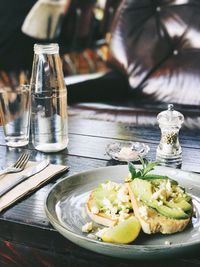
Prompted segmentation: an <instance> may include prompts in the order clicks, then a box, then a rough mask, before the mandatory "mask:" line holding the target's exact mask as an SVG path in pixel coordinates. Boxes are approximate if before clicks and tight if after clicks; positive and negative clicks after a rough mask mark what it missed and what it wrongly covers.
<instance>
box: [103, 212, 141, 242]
mask: <svg viewBox="0 0 200 267" xmlns="http://www.w3.org/2000/svg"><path fill="white" fill-rule="evenodd" d="M140 229H141V226H140V223H139V221H138V219H137V218H136V217H134V216H131V217H130V218H128V219H127V220H125V221H123V222H120V223H119V224H118V225H116V226H114V227H112V228H108V230H107V231H105V232H104V233H103V235H102V237H101V238H102V240H103V241H105V242H111V243H122V244H128V243H131V242H132V241H134V240H135V239H136V238H137V236H138V235H139V232H140Z"/></svg>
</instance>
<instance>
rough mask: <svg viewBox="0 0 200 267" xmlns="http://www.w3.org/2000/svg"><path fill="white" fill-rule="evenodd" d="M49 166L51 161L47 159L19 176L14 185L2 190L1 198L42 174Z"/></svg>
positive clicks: (0, 191)
mask: <svg viewBox="0 0 200 267" xmlns="http://www.w3.org/2000/svg"><path fill="white" fill-rule="evenodd" d="M48 165H49V160H47V159H45V160H43V161H42V162H40V163H39V164H37V165H36V166H34V167H33V168H31V169H30V171H28V172H27V173H26V174H24V175H21V176H19V178H18V179H17V180H16V181H14V182H13V183H11V184H9V185H8V186H6V187H4V188H3V189H2V190H0V197H2V196H3V195H5V194H6V193H8V192H9V191H10V190H11V189H13V188H14V187H15V186H17V185H18V184H21V183H22V182H24V181H25V180H27V179H28V178H29V177H31V176H33V175H35V174H37V173H39V172H41V171H42V170H44V169H45V168H46V167H47V166H48Z"/></svg>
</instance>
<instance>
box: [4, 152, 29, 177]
mask: <svg viewBox="0 0 200 267" xmlns="http://www.w3.org/2000/svg"><path fill="white" fill-rule="evenodd" d="M29 157H30V155H29V154H26V153H23V154H22V155H21V156H20V157H19V158H18V160H17V161H16V162H15V163H14V164H13V165H12V166H10V167H7V168H6V169H4V170H2V171H0V176H1V175H4V174H7V173H15V172H21V171H23V170H24V168H25V166H26V164H27V162H28V160H29Z"/></svg>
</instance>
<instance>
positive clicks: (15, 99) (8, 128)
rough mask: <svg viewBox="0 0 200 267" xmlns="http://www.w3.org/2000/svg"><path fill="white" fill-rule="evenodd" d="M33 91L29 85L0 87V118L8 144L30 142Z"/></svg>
mask: <svg viewBox="0 0 200 267" xmlns="http://www.w3.org/2000/svg"><path fill="white" fill-rule="evenodd" d="M30 103H31V91H30V86H29V85H20V86H18V87H17V88H14V89H13V88H10V87H3V88H0V118H1V123H2V125H3V129H4V135H5V141H6V144H7V145H8V146H11V147H21V146H25V145H27V144H28V142H29V132H30Z"/></svg>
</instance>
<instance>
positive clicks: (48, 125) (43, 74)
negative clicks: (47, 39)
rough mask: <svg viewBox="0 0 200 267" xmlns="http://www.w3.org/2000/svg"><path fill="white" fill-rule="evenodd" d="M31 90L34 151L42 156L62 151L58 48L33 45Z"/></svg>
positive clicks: (63, 98)
mask: <svg viewBox="0 0 200 267" xmlns="http://www.w3.org/2000/svg"><path fill="white" fill-rule="evenodd" d="M31 90H32V118H31V121H32V123H31V126H32V142H33V145H34V147H35V148H36V149H37V150H39V151H42V152H57V151H60V150H63V149H65V148H66V147H67V144H68V117H67V89H66V86H65V82H64V78H63V73H62V67H61V61H60V57H59V47H58V44H48V45H38V44H35V46H34V60H33V69H32V78H31Z"/></svg>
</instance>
